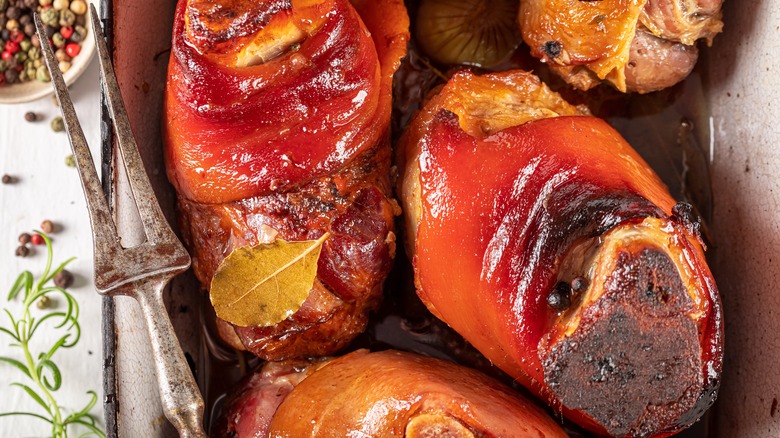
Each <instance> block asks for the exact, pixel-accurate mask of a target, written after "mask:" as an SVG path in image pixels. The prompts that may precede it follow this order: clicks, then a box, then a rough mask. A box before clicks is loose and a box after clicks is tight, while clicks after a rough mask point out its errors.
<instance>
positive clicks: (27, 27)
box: [24, 23, 35, 37]
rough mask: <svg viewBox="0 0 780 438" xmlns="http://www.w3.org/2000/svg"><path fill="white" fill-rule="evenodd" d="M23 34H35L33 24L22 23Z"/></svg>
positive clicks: (29, 35) (30, 35)
mask: <svg viewBox="0 0 780 438" xmlns="http://www.w3.org/2000/svg"><path fill="white" fill-rule="evenodd" d="M24 34H25V35H27V36H28V37H32V36H33V35H34V34H35V24H33V23H27V24H25V25H24Z"/></svg>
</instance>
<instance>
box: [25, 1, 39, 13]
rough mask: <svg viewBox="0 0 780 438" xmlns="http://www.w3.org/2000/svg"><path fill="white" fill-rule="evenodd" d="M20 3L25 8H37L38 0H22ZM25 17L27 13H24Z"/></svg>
mask: <svg viewBox="0 0 780 438" xmlns="http://www.w3.org/2000/svg"><path fill="white" fill-rule="evenodd" d="M22 4H23V5H24V7H25V8H27V9H37V8H38V0H24V1H23V2H22ZM25 17H29V15H25Z"/></svg>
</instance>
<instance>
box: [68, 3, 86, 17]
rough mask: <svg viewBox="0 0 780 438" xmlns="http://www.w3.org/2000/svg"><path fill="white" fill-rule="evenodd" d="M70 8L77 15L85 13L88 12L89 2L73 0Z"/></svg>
mask: <svg viewBox="0 0 780 438" xmlns="http://www.w3.org/2000/svg"><path fill="white" fill-rule="evenodd" d="M70 10H71V11H73V13H74V14H76V15H84V14H86V13H87V4H86V3H84V1H83V0H73V2H72V3H71V4H70Z"/></svg>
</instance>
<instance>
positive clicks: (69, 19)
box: [60, 9, 76, 26]
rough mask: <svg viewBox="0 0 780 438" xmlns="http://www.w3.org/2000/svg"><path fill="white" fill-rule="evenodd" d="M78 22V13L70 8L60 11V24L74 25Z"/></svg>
mask: <svg viewBox="0 0 780 438" xmlns="http://www.w3.org/2000/svg"><path fill="white" fill-rule="evenodd" d="M75 22H76V14H74V13H73V11H71V10H70V9H63V10H61V11H60V26H73V23H75Z"/></svg>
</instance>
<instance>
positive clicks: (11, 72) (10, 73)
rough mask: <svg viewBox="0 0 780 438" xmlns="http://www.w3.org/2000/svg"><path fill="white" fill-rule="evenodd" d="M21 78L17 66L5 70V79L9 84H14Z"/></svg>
mask: <svg viewBox="0 0 780 438" xmlns="http://www.w3.org/2000/svg"><path fill="white" fill-rule="evenodd" d="M17 79H19V72H18V71H16V68H9V69H8V70H6V71H5V81H6V82H7V83H9V84H13V83H15V82H16V81H17Z"/></svg>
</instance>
